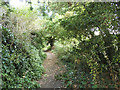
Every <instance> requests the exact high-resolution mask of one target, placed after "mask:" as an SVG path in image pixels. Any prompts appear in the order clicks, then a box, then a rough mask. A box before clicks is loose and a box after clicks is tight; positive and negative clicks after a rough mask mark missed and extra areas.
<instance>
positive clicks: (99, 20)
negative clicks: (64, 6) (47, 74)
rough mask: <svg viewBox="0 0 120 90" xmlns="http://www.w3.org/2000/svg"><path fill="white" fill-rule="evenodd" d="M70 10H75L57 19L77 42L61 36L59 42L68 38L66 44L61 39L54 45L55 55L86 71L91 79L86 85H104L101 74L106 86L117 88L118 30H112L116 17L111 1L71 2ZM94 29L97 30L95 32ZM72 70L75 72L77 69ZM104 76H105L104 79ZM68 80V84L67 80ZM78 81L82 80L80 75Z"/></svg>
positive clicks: (94, 86)
mask: <svg viewBox="0 0 120 90" xmlns="http://www.w3.org/2000/svg"><path fill="white" fill-rule="evenodd" d="M111 4H112V5H111ZM72 10H73V11H75V12H76V14H75V15H72V16H70V17H68V18H66V17H64V18H63V19H60V20H59V23H60V25H61V26H62V27H63V28H64V30H66V31H67V32H68V33H69V34H70V33H71V34H70V35H71V36H70V37H71V38H76V39H77V41H78V42H79V44H77V45H76V44H75V45H73V46H71V45H70V43H71V41H68V39H62V41H63V42H64V41H66V42H69V44H63V43H62V45H65V46H62V45H61V46H62V47H60V46H56V49H55V50H56V52H57V53H58V57H59V59H61V60H64V61H67V62H68V63H69V62H71V63H72V64H73V66H74V67H75V68H74V69H75V70H78V69H80V71H81V72H87V73H88V74H90V75H91V78H92V80H91V81H93V82H94V85H92V86H91V85H90V86H89V87H92V88H96V87H102V86H103V87H104V86H105V85H104V84H105V83H102V82H106V81H101V82H100V80H101V78H104V80H107V81H108V83H107V84H108V85H107V87H110V85H112V87H117V88H118V87H119V86H118V85H119V82H120V81H119V80H120V78H119V77H120V75H119V68H120V65H119V64H120V62H119V61H120V58H119V55H120V51H119V48H120V47H119V43H120V39H119V34H116V33H115V32H114V30H116V32H117V33H118V32H119V31H118V28H119V26H118V20H117V19H116V16H117V15H115V12H114V11H116V6H115V4H114V3H99V2H98V3H81V4H78V5H74V6H73V7H72ZM116 12H117V11H116ZM113 27H114V28H113ZM92 29H94V30H92ZM96 31H99V32H100V33H99V34H98V35H95V32H96ZM68 37H69V36H68ZM68 37H64V38H68ZM69 39H70V38H69ZM67 45H68V46H70V49H66V48H67ZM58 47H59V48H58ZM57 49H58V50H57ZM59 51H60V52H59ZM71 67H72V66H71ZM82 68H84V69H82ZM76 72H78V73H79V71H76ZM76 72H75V73H74V75H75V76H78V77H79V75H81V74H78V75H76ZM68 74H69V73H68V72H67V74H66V75H65V76H63V77H64V78H67V79H69V78H68V77H66V76H67V75H68ZM104 76H106V77H107V79H106V78H105V77H104ZM64 78H63V80H64ZM108 78H109V79H108ZM69 80H70V79H69ZM69 80H68V84H69V83H70V82H69ZM73 81H74V80H73ZM79 81H80V82H82V81H81V80H80V79H79ZM112 82H114V83H112ZM77 84H78V86H79V85H80V83H78V82H77ZM83 84H86V85H87V81H86V80H85V82H83ZM83 87H85V86H83Z"/></svg>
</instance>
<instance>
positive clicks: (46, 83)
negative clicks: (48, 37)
mask: <svg viewBox="0 0 120 90" xmlns="http://www.w3.org/2000/svg"><path fill="white" fill-rule="evenodd" d="M46 54H47V58H46V60H45V61H44V62H43V66H44V68H45V70H46V72H45V74H43V76H42V79H41V80H39V83H40V85H41V88H60V87H62V82H61V81H60V80H56V79H55V76H56V75H58V74H60V73H63V72H64V71H65V67H64V65H62V64H61V63H60V61H59V60H58V59H57V57H56V56H55V54H53V53H52V52H50V51H49V52H46Z"/></svg>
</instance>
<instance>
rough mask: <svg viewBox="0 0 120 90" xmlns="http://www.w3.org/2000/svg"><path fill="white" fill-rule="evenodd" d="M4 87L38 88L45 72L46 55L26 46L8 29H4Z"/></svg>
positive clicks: (33, 47) (30, 46)
mask: <svg viewBox="0 0 120 90" xmlns="http://www.w3.org/2000/svg"><path fill="white" fill-rule="evenodd" d="M1 30H2V83H3V85H2V87H3V88H22V87H25V88H36V87H40V86H39V84H38V83H37V82H36V81H35V80H37V79H39V78H40V77H41V74H42V72H43V70H44V69H43V66H42V60H43V59H44V58H45V55H44V54H42V53H39V50H38V49H37V48H36V47H35V46H33V45H28V46H27V45H24V44H22V43H20V42H19V40H18V39H16V38H15V36H14V34H13V33H12V32H11V31H10V30H9V29H7V28H5V27H2V29H1Z"/></svg>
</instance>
